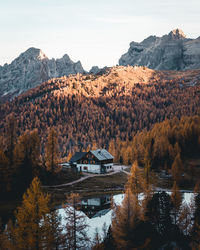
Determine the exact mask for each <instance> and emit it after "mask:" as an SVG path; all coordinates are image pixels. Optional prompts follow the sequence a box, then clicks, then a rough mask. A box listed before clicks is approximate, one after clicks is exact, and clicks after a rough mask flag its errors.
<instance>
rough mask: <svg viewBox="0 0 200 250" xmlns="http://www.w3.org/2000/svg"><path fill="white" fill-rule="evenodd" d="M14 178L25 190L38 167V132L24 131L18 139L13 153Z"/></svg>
mask: <svg viewBox="0 0 200 250" xmlns="http://www.w3.org/2000/svg"><path fill="white" fill-rule="evenodd" d="M14 158H15V165H16V176H17V177H16V178H17V179H18V181H19V185H20V186H22V184H21V183H23V185H24V187H25V188H26V187H27V186H28V185H29V183H30V181H31V180H32V178H33V176H34V175H36V173H37V167H38V166H39V165H40V139H39V136H38V131H37V130H36V129H35V130H33V131H26V132H25V133H24V134H23V135H21V136H20V137H19V139H18V142H17V144H16V147H15V151H14Z"/></svg>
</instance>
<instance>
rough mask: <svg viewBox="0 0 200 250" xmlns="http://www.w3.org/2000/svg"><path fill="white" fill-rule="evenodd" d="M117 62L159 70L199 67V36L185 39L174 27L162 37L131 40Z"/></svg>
mask: <svg viewBox="0 0 200 250" xmlns="http://www.w3.org/2000/svg"><path fill="white" fill-rule="evenodd" d="M119 64H120V65H124V66H126V65H141V66H147V67H149V68H151V69H160V70H185V69H197V68H200V37H199V38H197V39H187V38H186V36H185V35H184V33H183V32H182V31H181V30H180V29H175V30H173V31H171V32H170V33H169V34H168V35H164V36H162V37H156V36H150V37H148V38H146V39H145V40H144V41H142V42H141V43H136V42H131V43H130V48H129V50H128V52H127V53H126V54H124V55H122V56H121V58H120V59H119Z"/></svg>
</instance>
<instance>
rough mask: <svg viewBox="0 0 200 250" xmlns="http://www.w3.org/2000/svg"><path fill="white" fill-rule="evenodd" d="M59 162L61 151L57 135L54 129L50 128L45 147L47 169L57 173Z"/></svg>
mask: <svg viewBox="0 0 200 250" xmlns="http://www.w3.org/2000/svg"><path fill="white" fill-rule="evenodd" d="M58 161H59V149H58V139H57V133H56V131H55V129H54V128H50V129H49V132H48V137H47V142H46V147H45V162H46V167H47V169H48V170H49V171H51V172H57V171H58Z"/></svg>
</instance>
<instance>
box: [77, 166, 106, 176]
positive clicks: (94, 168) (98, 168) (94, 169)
mask: <svg viewBox="0 0 200 250" xmlns="http://www.w3.org/2000/svg"><path fill="white" fill-rule="evenodd" d="M84 167H87V170H85V169H84ZM80 168H81V170H82V172H89V173H96V174H100V173H101V166H100V165H93V164H77V169H78V171H80Z"/></svg>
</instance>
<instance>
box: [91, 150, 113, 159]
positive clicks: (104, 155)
mask: <svg viewBox="0 0 200 250" xmlns="http://www.w3.org/2000/svg"><path fill="white" fill-rule="evenodd" d="M90 152H91V153H92V154H93V155H94V156H95V157H96V158H97V159H98V160H99V161H104V160H112V159H114V157H113V156H112V155H111V154H110V153H109V152H108V151H107V150H106V149H96V150H91V151H90Z"/></svg>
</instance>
